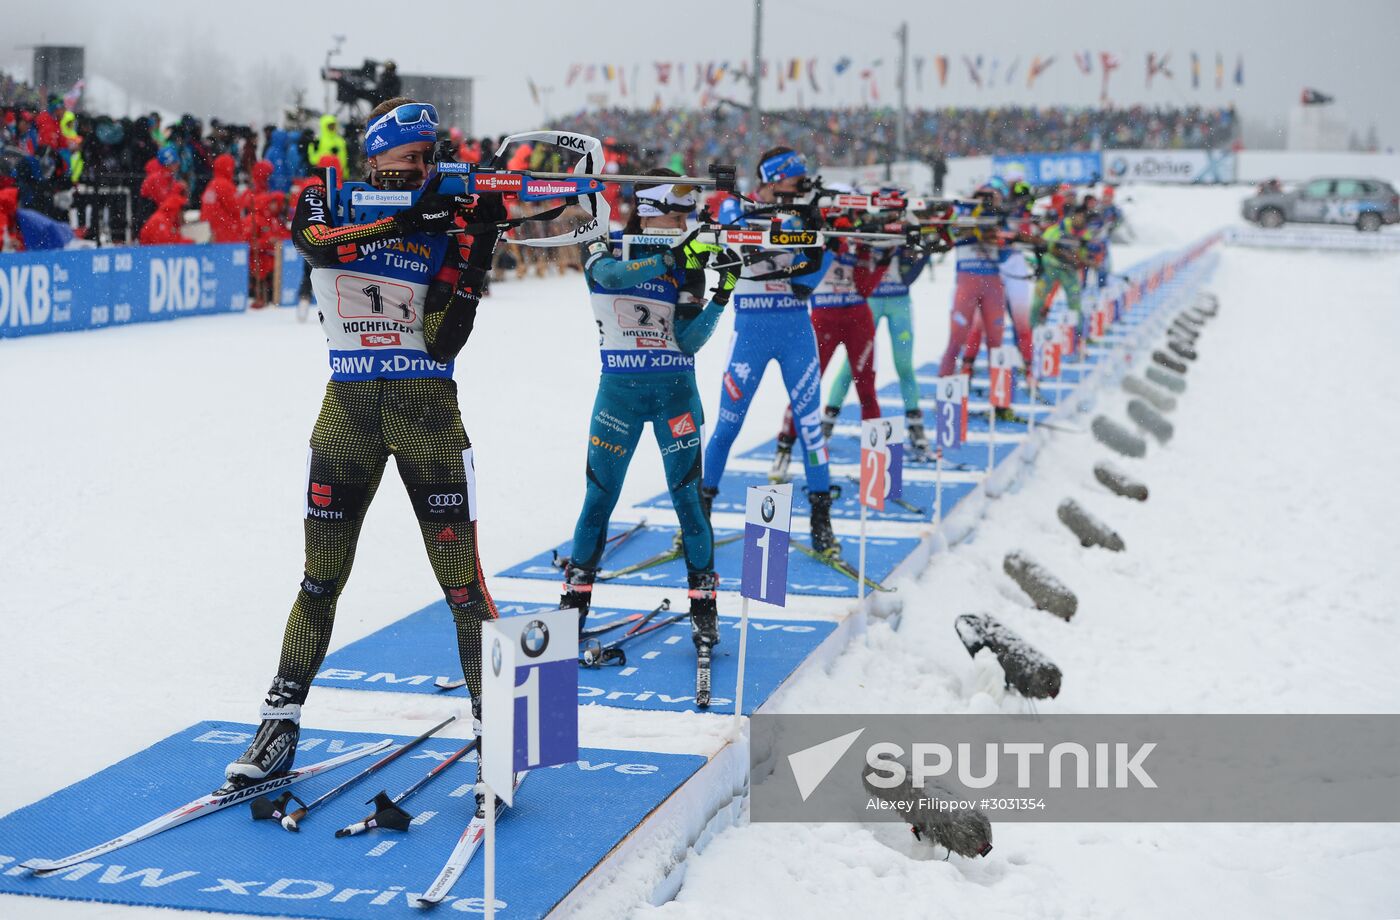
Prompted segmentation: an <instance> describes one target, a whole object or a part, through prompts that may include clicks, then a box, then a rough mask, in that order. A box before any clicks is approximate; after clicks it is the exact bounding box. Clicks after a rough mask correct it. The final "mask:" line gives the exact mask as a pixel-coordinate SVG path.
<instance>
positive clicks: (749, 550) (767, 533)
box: [739, 482, 792, 607]
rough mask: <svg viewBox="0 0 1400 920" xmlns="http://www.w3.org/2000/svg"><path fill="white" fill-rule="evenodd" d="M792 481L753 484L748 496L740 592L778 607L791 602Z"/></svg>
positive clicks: (746, 498) (745, 503)
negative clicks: (788, 594) (789, 561)
mask: <svg viewBox="0 0 1400 920" xmlns="http://www.w3.org/2000/svg"><path fill="white" fill-rule="evenodd" d="M791 531H792V483H790V482H788V483H783V484H782V485H776V486H749V490H748V494H747V495H746V496H745V498H744V572H743V581H742V583H741V585H740V587H739V593H741V594H742V595H743V596H744V597H747V598H751V599H752V600H756V601H763V602H764V603H765V604H773V605H774V606H777V607H783V606H786V605H787V568H788V538H789V534H790V532H791Z"/></svg>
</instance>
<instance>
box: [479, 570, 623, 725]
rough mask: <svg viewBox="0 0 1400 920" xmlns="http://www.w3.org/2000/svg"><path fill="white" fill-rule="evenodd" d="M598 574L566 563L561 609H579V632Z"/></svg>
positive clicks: (586, 615)
mask: <svg viewBox="0 0 1400 920" xmlns="http://www.w3.org/2000/svg"><path fill="white" fill-rule="evenodd" d="M597 574H598V570H597V569H585V568H583V567H581V566H577V565H574V564H573V563H572V562H567V563H565V564H564V593H563V594H560V595H559V609H560V610H577V611H578V629H579V632H583V624H584V622H585V621H587V619H588V608H589V606H590V605H591V604H592V603H593V579H594V577H595V576H596V575H597ZM472 702H473V703H475V700H473V701H472Z"/></svg>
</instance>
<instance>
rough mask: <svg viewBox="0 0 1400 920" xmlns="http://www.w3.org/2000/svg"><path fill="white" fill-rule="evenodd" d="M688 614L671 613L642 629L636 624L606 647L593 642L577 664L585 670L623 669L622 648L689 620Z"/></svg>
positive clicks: (624, 657)
mask: <svg viewBox="0 0 1400 920" xmlns="http://www.w3.org/2000/svg"><path fill="white" fill-rule="evenodd" d="M689 617H690V614H689V613H673V614H671V615H670V616H668V617H665V618H663V619H660V620H657V621H656V622H655V623H652V624H651V625H650V626H646V627H643V626H642V624H641V623H638V624H637V625H636V626H634V627H633V628H632V629H629V630H628V631H627V632H626V634H625V635H623V636H622V638H620V639H615V640H613V641H612V642H609V643H608V644H607V645H599V644H598V642H597V640H593V641H592V642H590V643H589V644H588V645H586V646H585V647H584V649H583V654H581V655H579V659H578V663H579V665H580V666H582V667H585V668H599V667H602V666H603V665H605V664H606V665H616V666H618V667H625V666H626V664H627V653H626V652H624V651H623V650H622V646H623V645H624V644H625V643H627V642H630V641H632V640H633V639H636V638H638V637H639V636H645V635H646V634H647V633H653V632H656V631H657V630H658V629H665V628H666V627H667V626H670V625H672V624H674V623H679V622H680V621H681V620H685V619H689Z"/></svg>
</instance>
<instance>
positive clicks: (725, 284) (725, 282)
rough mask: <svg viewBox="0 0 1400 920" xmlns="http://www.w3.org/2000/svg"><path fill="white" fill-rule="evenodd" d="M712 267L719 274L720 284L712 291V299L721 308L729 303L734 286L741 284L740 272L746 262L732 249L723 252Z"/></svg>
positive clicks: (712, 263)
mask: <svg viewBox="0 0 1400 920" xmlns="http://www.w3.org/2000/svg"><path fill="white" fill-rule="evenodd" d="M710 267H711V268H713V269H714V270H715V271H717V272H719V283H718V284H716V285H715V286H714V288H713V289H712V290H711V291H710V299H711V300H713V301H714V302H715V303H717V304H719V305H720V306H724V305H725V304H727V303H729V295H730V294H732V293H734V285H736V284H738V283H739V272H740V271H741V270H742V269H743V267H744V260H743V259H742V258H741V257H740V256H739V254H738V253H737V252H735V251H734V250H732V249H725V250H723V251H722V252H721V253H720V255H719V256H718V257H716V258H715V260H714V261H713V262H711V263H710Z"/></svg>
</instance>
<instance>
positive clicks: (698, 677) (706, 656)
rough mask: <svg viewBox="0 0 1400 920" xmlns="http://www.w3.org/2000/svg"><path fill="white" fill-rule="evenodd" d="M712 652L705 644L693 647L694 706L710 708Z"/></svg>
mask: <svg viewBox="0 0 1400 920" xmlns="http://www.w3.org/2000/svg"><path fill="white" fill-rule="evenodd" d="M711 656H712V652H711V650H710V646H709V645H707V644H702V645H697V646H696V647H695V705H696V706H697V707H699V708H700V709H709V708H710V662H711Z"/></svg>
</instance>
